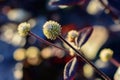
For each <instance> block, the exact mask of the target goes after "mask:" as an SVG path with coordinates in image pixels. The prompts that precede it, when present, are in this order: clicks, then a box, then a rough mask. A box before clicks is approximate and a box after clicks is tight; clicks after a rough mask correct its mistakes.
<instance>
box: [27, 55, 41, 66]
mask: <svg viewBox="0 0 120 80" xmlns="http://www.w3.org/2000/svg"><path fill="white" fill-rule="evenodd" d="M27 62H28V63H29V64H30V65H34V66H36V65H39V64H40V63H41V62H42V60H41V58H40V57H34V58H27Z"/></svg>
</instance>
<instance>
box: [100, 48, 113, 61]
mask: <svg viewBox="0 0 120 80" xmlns="http://www.w3.org/2000/svg"><path fill="white" fill-rule="evenodd" d="M112 56H113V51H112V50H111V49H109V48H106V49H103V50H102V51H101V52H100V59H101V60H102V61H103V62H107V61H108V60H110V59H111V58H112Z"/></svg>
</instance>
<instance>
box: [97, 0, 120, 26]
mask: <svg viewBox="0 0 120 80" xmlns="http://www.w3.org/2000/svg"><path fill="white" fill-rule="evenodd" d="M99 1H100V3H101V4H102V5H103V6H104V7H105V10H108V14H110V15H111V16H112V18H113V20H114V22H115V23H117V24H119V23H120V21H119V17H118V16H117V15H116V14H115V13H114V12H113V11H112V9H111V8H110V6H108V5H106V4H105V3H104V2H103V0H99Z"/></svg>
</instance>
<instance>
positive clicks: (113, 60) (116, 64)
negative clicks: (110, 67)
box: [110, 58, 120, 67]
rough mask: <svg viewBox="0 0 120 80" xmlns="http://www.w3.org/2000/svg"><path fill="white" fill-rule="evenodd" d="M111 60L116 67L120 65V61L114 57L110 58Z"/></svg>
mask: <svg viewBox="0 0 120 80" xmlns="http://www.w3.org/2000/svg"><path fill="white" fill-rule="evenodd" d="M110 62H111V63H113V64H114V65H115V66H116V67H119V66H120V63H119V62H117V61H116V60H115V59H114V58H112V59H110Z"/></svg>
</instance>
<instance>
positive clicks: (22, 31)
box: [18, 22, 31, 37]
mask: <svg viewBox="0 0 120 80" xmlns="http://www.w3.org/2000/svg"><path fill="white" fill-rule="evenodd" d="M30 29H31V27H30V24H29V23H27V22H23V23H21V24H19V25H18V33H19V35H20V36H22V37H25V36H26V35H28V32H29V31H30Z"/></svg>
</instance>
